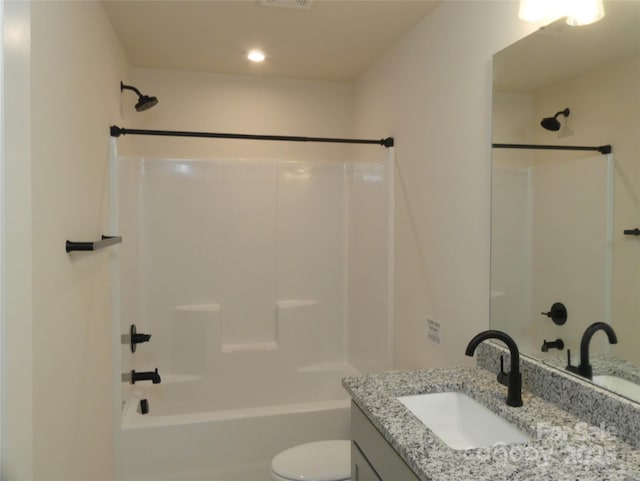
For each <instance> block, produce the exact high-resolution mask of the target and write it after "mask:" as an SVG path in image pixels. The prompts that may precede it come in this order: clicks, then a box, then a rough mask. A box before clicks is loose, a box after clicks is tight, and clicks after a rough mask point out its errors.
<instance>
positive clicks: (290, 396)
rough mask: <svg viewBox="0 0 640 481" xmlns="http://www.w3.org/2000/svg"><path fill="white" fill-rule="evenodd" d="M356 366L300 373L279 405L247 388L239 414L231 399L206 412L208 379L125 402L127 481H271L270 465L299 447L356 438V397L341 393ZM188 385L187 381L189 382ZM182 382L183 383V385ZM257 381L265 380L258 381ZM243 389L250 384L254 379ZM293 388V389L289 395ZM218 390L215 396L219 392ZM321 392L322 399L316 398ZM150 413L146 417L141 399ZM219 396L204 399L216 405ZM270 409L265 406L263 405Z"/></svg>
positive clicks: (154, 389)
mask: <svg viewBox="0 0 640 481" xmlns="http://www.w3.org/2000/svg"><path fill="white" fill-rule="evenodd" d="M354 373H355V371H353V369H351V368H350V366H348V365H342V368H336V367H335V366H333V367H330V368H328V369H322V368H320V369H311V370H306V371H305V370H298V371H297V372H296V375H295V376H293V379H290V380H289V382H287V383H284V384H283V385H282V386H281V387H282V389H276V390H275V391H276V392H281V394H282V395H281V397H280V398H279V399H277V398H275V397H274V396H273V391H270V392H269V393H268V395H267V396H266V397H265V395H262V392H261V389H259V384H260V383H259V382H256V390H255V391H254V392H253V393H250V390H249V391H247V390H246V389H241V390H238V391H237V392H236V394H239V395H241V396H242V398H241V399H238V400H237V406H242V407H241V408H235V407H234V405H233V402H232V401H231V400H230V398H229V396H227V395H221V396H220V397H219V401H220V403H219V405H218V406H216V404H215V403H213V404H212V407H213V409H211V410H208V411H203V410H201V407H202V403H201V402H200V401H199V399H198V394H197V393H198V392H200V393H202V392H203V390H204V388H205V387H206V384H205V383H206V379H191V380H187V381H186V382H179V381H180V380H181V379H180V378H174V379H171V377H170V376H168V377H167V378H168V379H167V380H168V381H174V382H166V381H165V380H164V379H163V383H162V384H160V385H157V386H146V387H145V388H144V391H142V392H141V391H138V392H136V393H135V394H134V395H133V396H132V397H131V398H130V399H129V400H128V401H127V402H126V404H125V406H124V408H123V412H122V414H123V416H122V430H121V432H120V443H119V444H120V456H121V459H120V465H121V470H122V476H121V478H122V479H123V481H152V480H153V481H166V480H172V481H195V480H198V481H268V480H269V479H270V478H269V469H270V462H271V459H272V458H273V456H274V455H276V454H277V453H278V452H280V451H282V450H283V449H286V448H288V447H291V446H293V445H296V444H300V443H304V442H310V441H316V440H322V439H349V438H350V433H349V399H348V397H347V395H346V392H344V391H343V389H342V387H341V383H340V380H341V378H342V377H343V376H346V375H352V374H354ZM183 380H184V379H183ZM175 381H178V382H175ZM256 381H257V380H256ZM242 384H245V385H248V386H250V385H251V384H250V383H246V381H245V382H244V383H242ZM285 384H286V386H287V388H286V389H285V388H284V387H285ZM215 387H216V386H215V385H213V386H210V387H209V389H208V390H209V391H212V390H213V391H214V390H215ZM314 391H315V397H316V399H324V400H320V401H318V400H313V401H309V399H311V398H313V397H314V396H313V392H314ZM141 396H144V397H145V398H146V399H148V401H149V406H150V412H149V414H146V415H141V414H139V413H138V406H139V402H140V397H141ZM213 397H214V396H211V395H209V396H204V398H206V399H207V402H210V403H211V402H212V400H213ZM260 404H262V405H260Z"/></svg>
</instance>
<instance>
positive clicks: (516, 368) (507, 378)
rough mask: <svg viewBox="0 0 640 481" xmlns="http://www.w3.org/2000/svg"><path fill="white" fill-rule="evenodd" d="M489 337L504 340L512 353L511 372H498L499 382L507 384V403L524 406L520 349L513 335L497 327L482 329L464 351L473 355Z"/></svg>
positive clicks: (468, 354)
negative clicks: (496, 328)
mask: <svg viewBox="0 0 640 481" xmlns="http://www.w3.org/2000/svg"><path fill="white" fill-rule="evenodd" d="M487 339H498V340H500V341H502V342H504V343H505V344H506V345H507V347H508V348H509V351H510V353H511V371H509V373H507V374H506V375H505V373H504V372H500V374H498V382H499V383H500V384H503V385H505V386H507V405H508V406H513V407H520V406H522V375H521V374H520V351H519V350H518V345H517V344H516V342H515V341H514V340H513V338H512V337H511V336H509V335H508V334H506V333H504V332H502V331H497V330H495V329H490V330H488V331H482V332H481V333H480V334H478V335H477V336H475V337H474V338H473V339H471V341H469V344H468V345H467V349H466V350H465V352H464V353H465V354H466V355H467V356H470V357H471V356H473V353H474V352H475V350H476V348H477V347H478V346H479V345H480V343H481V342H483V341H486V340H487ZM501 371H502V367H501Z"/></svg>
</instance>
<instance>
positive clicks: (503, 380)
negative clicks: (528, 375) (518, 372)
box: [497, 356, 509, 386]
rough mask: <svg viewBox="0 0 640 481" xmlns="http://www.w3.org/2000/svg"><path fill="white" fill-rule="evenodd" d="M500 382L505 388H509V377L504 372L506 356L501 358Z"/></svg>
mask: <svg viewBox="0 0 640 481" xmlns="http://www.w3.org/2000/svg"><path fill="white" fill-rule="evenodd" d="M497 379H498V382H499V383H500V384H502V385H503V386H508V384H509V375H508V374H507V373H506V372H504V356H500V372H499V373H498V378H497Z"/></svg>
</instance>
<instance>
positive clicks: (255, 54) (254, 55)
mask: <svg viewBox="0 0 640 481" xmlns="http://www.w3.org/2000/svg"><path fill="white" fill-rule="evenodd" d="M247 58H248V59H249V60H251V61H252V62H256V63H257V62H263V61H264V52H263V51H262V50H251V51H250V52H249V53H248V54H247Z"/></svg>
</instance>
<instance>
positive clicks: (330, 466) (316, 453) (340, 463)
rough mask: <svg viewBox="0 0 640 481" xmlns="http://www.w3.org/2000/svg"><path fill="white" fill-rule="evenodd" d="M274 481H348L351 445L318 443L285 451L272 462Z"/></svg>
mask: <svg viewBox="0 0 640 481" xmlns="http://www.w3.org/2000/svg"><path fill="white" fill-rule="evenodd" d="M271 479H273V480H274V481H349V480H350V479H351V441H344V440H340V441H336V440H332V441H317V442H314V443H306V444H299V445H298V446H294V447H292V448H289V449H286V450H284V451H282V452H281V453H280V454H278V455H277V456H276V457H275V458H273V460H272V461H271Z"/></svg>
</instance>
